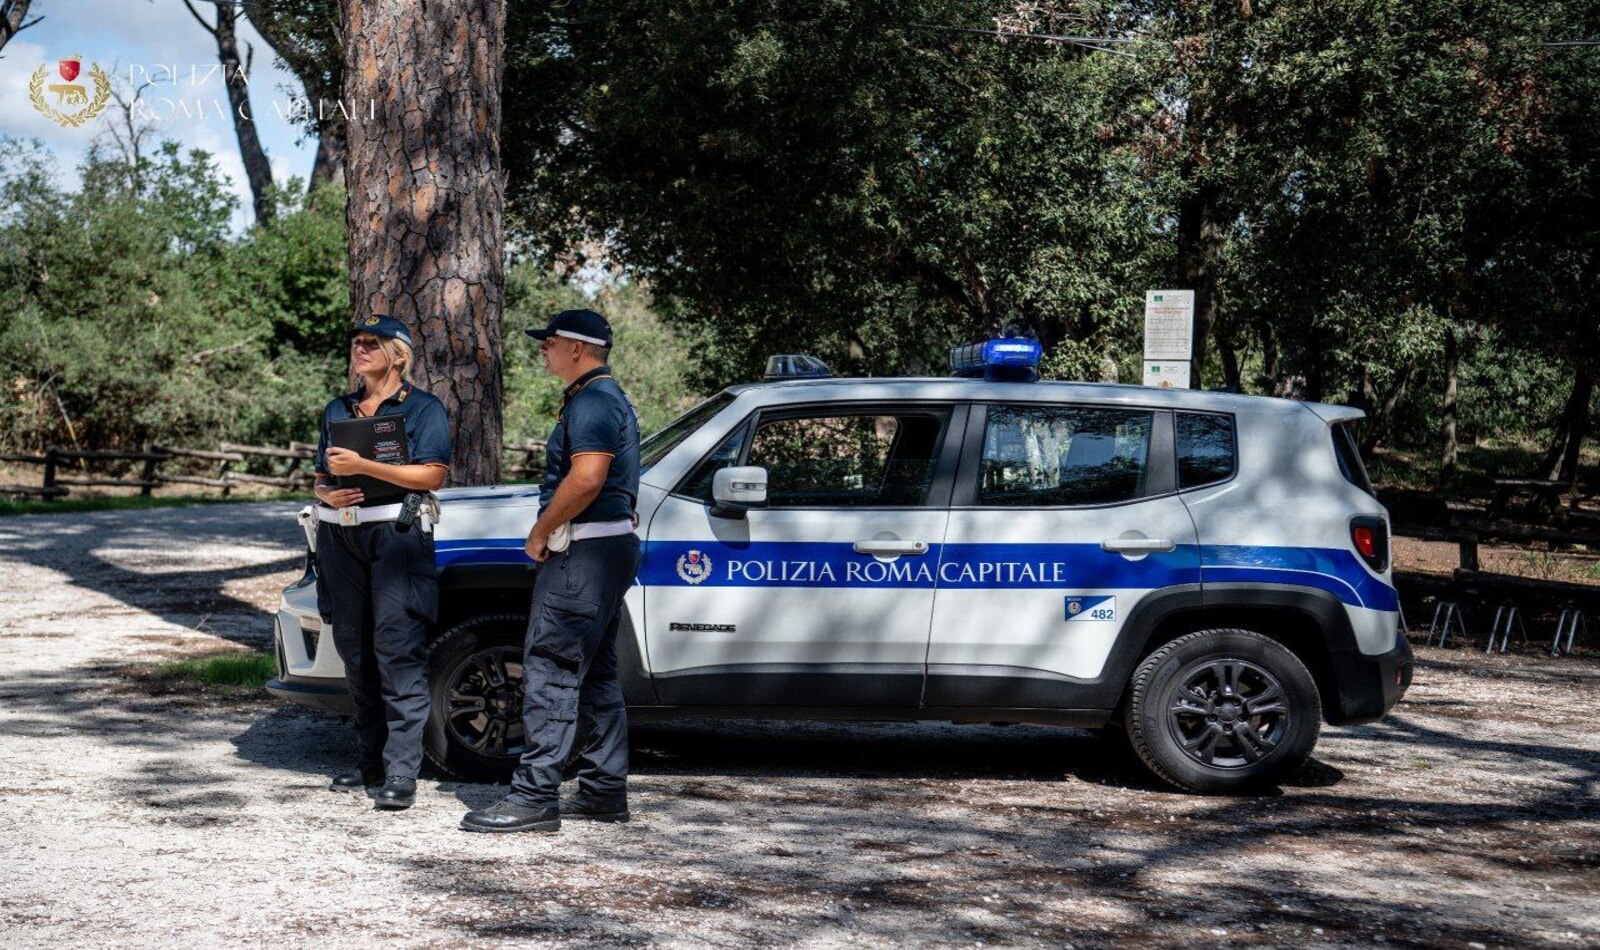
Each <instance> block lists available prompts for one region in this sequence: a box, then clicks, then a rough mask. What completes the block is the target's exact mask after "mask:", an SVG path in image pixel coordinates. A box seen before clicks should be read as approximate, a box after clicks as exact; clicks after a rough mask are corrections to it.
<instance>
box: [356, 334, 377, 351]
mask: <svg viewBox="0 0 1600 950" xmlns="http://www.w3.org/2000/svg"><path fill="white" fill-rule="evenodd" d="M382 345H383V341H382V340H380V339H378V338H377V337H372V338H370V339H366V340H363V339H361V338H360V337H357V338H355V339H353V340H351V341H350V348H351V349H352V350H375V349H377V348H378V347H380V346H382Z"/></svg>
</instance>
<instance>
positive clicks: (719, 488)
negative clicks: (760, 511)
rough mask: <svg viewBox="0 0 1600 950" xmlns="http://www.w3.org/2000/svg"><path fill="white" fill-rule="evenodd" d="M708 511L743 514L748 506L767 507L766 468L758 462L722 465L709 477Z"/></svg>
mask: <svg viewBox="0 0 1600 950" xmlns="http://www.w3.org/2000/svg"><path fill="white" fill-rule="evenodd" d="M711 500H712V502H713V504H712V506H711V513H712V514H713V515H715V516H717V517H718V518H743V517H744V513H745V512H746V511H748V510H750V509H751V508H765V507H767V470H766V469H764V468H762V467H761V466H759V465H740V466H735V467H733V468H725V469H723V470H721V471H719V472H717V474H716V475H714V476H712V479H711Z"/></svg>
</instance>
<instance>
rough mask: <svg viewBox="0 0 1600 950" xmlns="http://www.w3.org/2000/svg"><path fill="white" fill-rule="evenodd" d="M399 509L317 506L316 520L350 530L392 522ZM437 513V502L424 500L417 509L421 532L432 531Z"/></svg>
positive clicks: (395, 507) (395, 505)
mask: <svg viewBox="0 0 1600 950" xmlns="http://www.w3.org/2000/svg"><path fill="white" fill-rule="evenodd" d="M400 507H401V506H400V504H399V503H398V502H396V503H395V504H392V505H368V506H367V507H365V508H357V507H350V508H329V507H328V506H327V505H318V506H317V520H318V521H326V522H327V523H329V524H337V525H343V526H344V527H346V528H352V527H355V526H356V525H363V524H377V523H378V522H380V521H394V520H395V519H396V518H399V517H400ZM437 512H438V507H437V502H435V501H433V499H432V498H431V497H429V498H428V499H426V500H424V501H423V503H422V507H420V508H418V509H417V524H418V525H419V526H420V527H421V528H422V530H423V531H432V530H433V525H434V522H435V521H437V520H438V517H439V516H438V513H437Z"/></svg>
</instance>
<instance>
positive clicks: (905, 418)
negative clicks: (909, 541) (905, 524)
mask: <svg viewBox="0 0 1600 950" xmlns="http://www.w3.org/2000/svg"><path fill="white" fill-rule="evenodd" d="M949 421H950V411H949V410H948V409H938V410H917V411H906V412H894V413H881V414H871V413H862V414H836V415H817V416H806V417H801V418H793V417H791V418H778V419H765V420H762V421H761V423H760V424H759V425H758V426H757V427H756V430H755V433H754V434H753V436H752V437H751V442H750V452H749V454H748V455H747V457H746V458H745V464H746V465H759V466H761V467H762V468H765V469H766V470H767V505H768V507H773V508H785V507H788V508H797V507H836V506H844V507H859V506H896V507H917V506H920V505H925V504H927V501H928V490H929V488H930V487H931V486H932V484H933V469H934V463H935V461H936V460H937V459H938V457H939V446H940V444H941V443H942V442H943V440H944V434H945V430H946V429H947V428H948V424H949Z"/></svg>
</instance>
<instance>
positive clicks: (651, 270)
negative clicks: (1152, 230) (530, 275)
mask: <svg viewBox="0 0 1600 950" xmlns="http://www.w3.org/2000/svg"><path fill="white" fill-rule="evenodd" d="M969 9H970V8H969V6H968V5H965V4H958V3H954V2H948V0H901V2H891V3H885V4H851V3H844V2H831V3H796V2H790V3H771V4H759V5H753V4H742V3H732V2H727V0H697V2H690V3H680V4H673V5H672V6H671V7H669V8H666V9H662V8H660V7H659V6H658V5H652V4H643V3H639V2H638V0H611V2H603V3H589V4H585V5H584V7H583V9H582V13H581V15H580V16H576V17H568V16H567V15H566V13H565V12H564V11H556V12H552V9H551V8H544V7H537V6H535V5H527V6H524V7H521V8H514V9H513V10H512V11H511V16H512V22H511V26H510V27H509V31H510V34H509V38H508V41H509V42H510V44H511V49H510V51H509V52H508V57H507V60H508V66H507V69H508V84H510V85H513V86H514V87H515V88H517V89H518V90H520V91H521V92H522V94H521V95H519V96H518V97H516V99H515V100H510V99H508V100H507V112H506V126H507V134H506V135H505V141H506V143H507V155H506V163H507V166H508V168H509V169H510V170H511V173H512V176H513V179H512V183H513V184H512V187H513V194H512V198H513V201H514V204H515V207H516V209H517V210H518V211H519V213H520V218H519V220H520V221H521V223H522V226H523V227H525V228H526V229H527V230H528V231H529V233H530V234H531V235H535V236H537V237H538V238H539V239H540V240H541V241H545V242H548V243H549V244H551V245H552V246H555V247H559V248H566V247H569V246H577V245H578V244H579V243H580V242H581V241H582V240H583V239H584V238H586V237H588V236H589V235H603V236H604V237H605V238H606V240H607V241H608V243H609V244H610V246H611V247H612V248H614V250H615V252H616V253H617V254H619V255H620V256H621V258H622V259H623V260H625V261H626V262H628V264H629V265H630V267H631V268H632V269H633V270H634V271H635V272H637V273H640V274H642V275H644V276H646V277H647V278H648V280H649V281H650V284H651V286H652V287H653V288H654V289H655V290H656V291H657V292H658V294H659V295H660V296H661V298H662V299H663V300H666V301H669V302H670V306H668V307H666V308H665V313H666V314H667V315H668V316H669V318H671V319H673V320H675V321H676V322H677V323H679V324H680V325H681V326H684V327H685V328H686V332H688V333H689V334H690V335H691V336H692V338H693V339H694V340H695V342H696V347H695V348H696V352H697V353H698V354H700V360H699V361H698V363H697V366H696V376H695V379H696V380H697V381H698V382H701V383H702V384H706V385H720V384H725V383H728V382H733V381H738V380H748V379H751V378H754V377H755V376H756V375H757V374H758V373H759V371H760V369H761V366H762V363H763V361H764V360H765V358H766V356H768V355H769V354H771V353H773V352H796V351H798V352H814V353H816V354H817V355H820V356H822V357H823V358H824V359H825V360H827V361H829V362H830V364H832V365H833V366H835V367H836V368H837V369H839V370H840V371H843V372H849V373H896V372H918V371H922V372H937V371H940V370H941V369H942V367H943V365H944V353H945V351H946V348H947V347H949V346H950V345H952V344H953V343H957V342H964V341H965V340H967V339H970V338H971V337H973V336H974V335H977V334H982V333H987V332H990V331H993V330H996V329H998V328H1000V327H1001V326H1002V325H1004V324H1006V323H1008V322H1012V321H1020V322H1023V323H1026V324H1028V325H1031V326H1032V327H1033V328H1034V329H1035V330H1036V331H1037V332H1039V333H1040V334H1041V336H1042V337H1043V338H1044V339H1045V340H1046V342H1047V343H1054V342H1055V341H1057V340H1059V339H1063V338H1066V337H1069V336H1070V337H1073V338H1079V339H1097V340H1098V339H1101V338H1104V337H1105V336H1106V335H1107V333H1108V332H1109V328H1110V327H1112V326H1116V325H1118V324H1120V325H1121V326H1122V328H1124V329H1125V328H1126V326H1127V324H1128V322H1129V321H1130V320H1131V318H1132V316H1133V310H1132V309H1131V308H1130V307H1129V305H1128V303H1127V301H1126V299H1125V298H1119V293H1120V292H1121V290H1122V288H1124V287H1125V286H1126V285H1127V284H1128V283H1129V281H1130V280H1131V277H1132V275H1133V274H1135V273H1137V272H1138V271H1139V269H1140V267H1141V266H1142V265H1143V264H1144V262H1145V261H1146V260H1147V257H1148V254H1147V250H1148V241H1147V240H1146V238H1145V236H1144V235H1145V232H1146V231H1147V230H1148V228H1149V220H1148V216H1149V215H1150V214H1151V212H1152V209H1151V208H1149V207H1147V206H1146V205H1145V204H1144V203H1143V202H1142V201H1141V200H1140V197H1139V194H1138V189H1137V178H1136V175H1135V173H1134V172H1135V170H1134V168H1133V167H1132V162H1133V157H1132V156H1131V155H1130V154H1127V153H1124V152H1120V151H1118V149H1117V145H1118V143H1117V141H1116V136H1115V135H1108V134H1107V120H1108V119H1111V118H1114V117H1116V116H1118V115H1120V114H1121V112H1122V111H1123V110H1124V109H1126V108H1128V107H1130V102H1129V96H1130V93H1129V91H1128V90H1127V88H1126V87H1125V86H1123V85H1121V84H1119V83H1118V82H1116V81H1115V80H1116V78H1117V77H1116V76H1108V74H1107V72H1106V69H1105V66H1104V64H1103V63H1102V62H1101V61H1099V60H1098V59H1095V58H1092V57H1086V56H1076V55H1071V54H1068V55H1061V54H1059V53H1058V52H1057V51H1055V50H1053V49H1050V48H1048V47H1044V46H1041V45H1037V44H1027V43H1015V44H1002V43H996V42H994V41H992V40H989V39H985V38H982V37H966V36H962V35H959V34H950V33H937V32H931V31H927V30H922V29H919V28H917V27H916V26H915V24H917V23H920V22H934V23H965V22H970V19H969V16H970V15H969V13H968V11H969ZM1090 19H1091V21H1092V25H1093V28H1108V27H1109V19H1108V15H1106V14H1103V13H1101V12H1099V11H1095V12H1094V13H1092V14H1091V15H1090ZM574 209H576V211H575V210H574Z"/></svg>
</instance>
